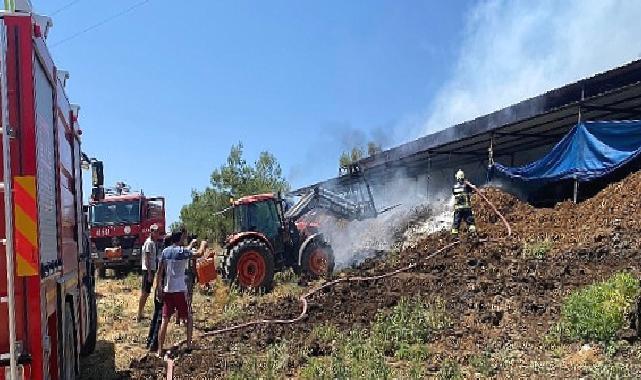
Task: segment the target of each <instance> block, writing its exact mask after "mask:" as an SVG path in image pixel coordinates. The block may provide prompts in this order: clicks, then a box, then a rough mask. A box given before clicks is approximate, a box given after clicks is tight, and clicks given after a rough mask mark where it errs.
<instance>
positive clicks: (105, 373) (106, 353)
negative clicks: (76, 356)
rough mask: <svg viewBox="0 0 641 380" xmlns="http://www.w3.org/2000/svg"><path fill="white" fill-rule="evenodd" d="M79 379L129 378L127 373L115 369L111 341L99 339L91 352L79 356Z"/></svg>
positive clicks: (118, 379)
mask: <svg viewBox="0 0 641 380" xmlns="http://www.w3.org/2000/svg"><path fill="white" fill-rule="evenodd" d="M79 378H80V379H83V380H120V379H129V378H130V377H129V373H127V372H123V371H116V351H115V345H114V344H113V342H108V341H105V340H99V341H98V342H97V343H96V350H95V351H94V353H93V354H91V355H89V356H86V357H82V358H80V377H79Z"/></svg>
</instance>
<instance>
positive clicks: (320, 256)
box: [300, 240, 334, 279]
mask: <svg viewBox="0 0 641 380" xmlns="http://www.w3.org/2000/svg"><path fill="white" fill-rule="evenodd" d="M300 264H301V269H302V271H303V273H304V274H306V275H307V276H309V277H311V278H313V279H317V278H323V277H329V276H330V275H331V274H332V272H334V251H333V250H332V247H331V246H330V245H329V244H327V243H325V242H324V241H320V240H314V241H310V242H309V244H308V245H307V247H305V250H304V251H303V256H302V257H301V263H300Z"/></svg>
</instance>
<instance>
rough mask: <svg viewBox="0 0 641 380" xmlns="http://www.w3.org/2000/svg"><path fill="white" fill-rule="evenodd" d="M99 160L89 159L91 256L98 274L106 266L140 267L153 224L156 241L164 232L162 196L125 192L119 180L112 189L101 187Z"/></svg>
mask: <svg viewBox="0 0 641 380" xmlns="http://www.w3.org/2000/svg"><path fill="white" fill-rule="evenodd" d="M99 162H100V161H93V162H92V169H93V172H94V175H93V178H94V188H93V191H92V200H91V202H90V203H89V225H90V227H91V257H92V259H93V260H94V263H95V267H96V271H97V273H98V276H99V277H101V278H102V277H105V272H106V270H107V269H113V270H115V271H117V272H123V271H130V270H132V269H140V268H141V263H140V260H141V252H142V245H143V244H144V242H145V240H146V239H147V236H149V230H150V228H151V226H152V225H154V224H155V225H156V226H157V227H158V230H157V232H156V235H155V237H156V239H157V240H158V241H157V244H160V242H161V241H162V236H164V235H165V199H164V198H163V197H149V196H146V195H145V194H144V193H142V192H135V193H133V192H129V190H128V188H127V187H126V185H125V184H124V183H122V182H119V183H118V184H116V187H115V188H114V189H113V190H110V191H107V194H105V191H104V190H103V188H102V174H101V171H102V170H99V171H96V168H98V167H101V166H102V165H101V164H100V166H98V165H97V164H98V163H99Z"/></svg>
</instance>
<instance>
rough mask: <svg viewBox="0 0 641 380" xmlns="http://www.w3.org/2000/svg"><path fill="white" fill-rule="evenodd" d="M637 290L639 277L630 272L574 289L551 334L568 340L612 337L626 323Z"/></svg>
mask: <svg viewBox="0 0 641 380" xmlns="http://www.w3.org/2000/svg"><path fill="white" fill-rule="evenodd" d="M638 292H639V281H638V280H637V279H636V278H634V277H633V276H632V275H631V274H630V273H627V272H621V273H617V274H615V275H614V276H612V277H611V278H610V279H608V280H607V281H603V282H599V283H595V284H592V285H590V286H588V287H586V288H584V289H581V290H578V291H575V292H573V293H571V294H570V295H569V296H568V297H567V298H566V299H565V301H564V303H563V307H562V310H561V318H560V321H559V322H558V324H557V325H555V326H554V327H553V329H552V331H551V336H552V337H558V338H559V339H560V340H569V341H578V340H598V341H609V340H611V339H612V338H613V337H614V335H615V333H616V332H617V331H618V330H619V329H621V328H622V327H623V325H624V323H625V319H626V313H627V311H628V310H629V308H630V306H631V305H632V304H633V302H634V300H635V299H636V297H637V294H638Z"/></svg>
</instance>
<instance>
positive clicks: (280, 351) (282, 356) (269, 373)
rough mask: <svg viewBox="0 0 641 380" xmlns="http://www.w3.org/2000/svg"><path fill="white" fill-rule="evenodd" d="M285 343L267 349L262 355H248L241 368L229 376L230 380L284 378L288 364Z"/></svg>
mask: <svg viewBox="0 0 641 380" xmlns="http://www.w3.org/2000/svg"><path fill="white" fill-rule="evenodd" d="M289 357H290V356H289V351H288V349H287V343H282V344H277V345H273V346H271V347H269V349H267V351H266V352H265V353H264V354H262V355H261V354H255V355H249V357H248V358H247V360H245V361H244V362H243V364H242V366H241V367H240V368H238V369H236V370H235V371H233V372H231V373H230V374H229V377H228V378H229V379H231V380H245V379H262V380H279V379H283V378H285V375H286V371H287V368H288V364H289Z"/></svg>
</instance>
